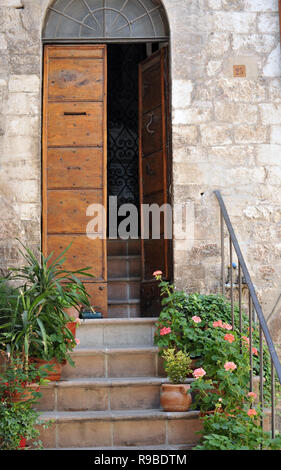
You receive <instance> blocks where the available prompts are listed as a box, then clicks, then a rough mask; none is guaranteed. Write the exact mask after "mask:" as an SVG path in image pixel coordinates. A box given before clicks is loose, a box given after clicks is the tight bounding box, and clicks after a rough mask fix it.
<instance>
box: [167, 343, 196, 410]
mask: <svg viewBox="0 0 281 470" xmlns="http://www.w3.org/2000/svg"><path fill="white" fill-rule="evenodd" d="M162 357H163V359H164V369H165V372H166V374H167V377H168V379H169V381H170V383H168V384H162V385H161V396H160V402H161V406H162V408H163V409H164V411H187V410H188V409H189V407H190V405H191V401H192V400H191V395H190V393H189V390H190V385H188V384H185V383H184V382H185V380H186V378H187V376H188V375H189V373H190V363H191V359H190V357H189V355H188V354H185V353H184V352H183V351H176V350H175V349H167V350H164V351H163V352H162Z"/></svg>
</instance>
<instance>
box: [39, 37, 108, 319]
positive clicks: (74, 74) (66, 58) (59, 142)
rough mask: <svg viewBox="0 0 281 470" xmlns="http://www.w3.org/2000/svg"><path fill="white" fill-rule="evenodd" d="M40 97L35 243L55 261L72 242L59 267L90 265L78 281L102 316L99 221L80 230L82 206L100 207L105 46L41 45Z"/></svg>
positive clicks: (103, 240) (103, 182)
mask: <svg viewBox="0 0 281 470" xmlns="http://www.w3.org/2000/svg"><path fill="white" fill-rule="evenodd" d="M43 97H44V103H43V217H42V230H43V233H42V239H43V247H42V249H43V252H44V254H45V255H47V254H50V253H51V252H52V251H54V255H53V258H52V259H55V255H57V254H59V253H60V252H61V251H62V250H64V249H65V248H66V247H67V246H68V245H69V244H70V243H71V242H72V245H71V247H70V249H69V250H68V251H67V253H66V263H65V268H66V269H81V268H84V267H87V266H91V271H89V272H91V274H93V275H94V276H95V278H94V279H93V280H91V281H89V278H88V279H87V278H85V282H84V280H83V279H82V280H83V282H84V285H85V287H86V289H87V291H88V293H89V294H90V296H91V303H92V305H93V306H94V307H95V308H96V310H97V311H101V312H102V313H103V315H104V316H106V315H107V266H106V227H103V233H101V234H100V235H101V237H100V238H96V239H91V238H90V237H89V236H88V235H87V233H86V228H87V224H88V223H89V222H90V220H91V219H89V216H86V210H87V208H88V207H89V206H90V205H91V204H103V206H104V208H105V210H106V207H107V203H106V198H107V192H106V181H107V178H106V147H107V146H106V46H104V45H81V46H76V45H75V46H63V45H58V46H45V49H44V90H43Z"/></svg>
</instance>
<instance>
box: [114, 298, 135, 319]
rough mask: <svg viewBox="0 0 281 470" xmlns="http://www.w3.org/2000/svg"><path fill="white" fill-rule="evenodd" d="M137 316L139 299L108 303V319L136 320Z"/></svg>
mask: <svg viewBox="0 0 281 470" xmlns="http://www.w3.org/2000/svg"><path fill="white" fill-rule="evenodd" d="M139 316H140V299H129V300H125V301H124V300H109V301H108V318H137V317H139Z"/></svg>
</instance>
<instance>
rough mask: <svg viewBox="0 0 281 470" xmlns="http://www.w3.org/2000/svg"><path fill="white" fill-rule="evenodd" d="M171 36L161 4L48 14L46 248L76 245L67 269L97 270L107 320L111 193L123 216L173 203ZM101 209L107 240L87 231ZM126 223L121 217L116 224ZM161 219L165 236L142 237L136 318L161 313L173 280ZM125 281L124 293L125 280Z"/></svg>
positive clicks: (95, 290) (123, 0)
mask: <svg viewBox="0 0 281 470" xmlns="http://www.w3.org/2000/svg"><path fill="white" fill-rule="evenodd" d="M168 39H169V32H168V23H167V19H166V16H165V11H164V9H163V6H162V4H161V2H160V1H159V0H55V1H54V2H53V3H52V5H51V6H50V7H49V9H48V13H47V16H46V21H45V26H44V30H43V43H44V106H43V109H44V111H43V224H42V226H43V233H42V239H43V250H44V252H45V253H46V254H49V253H50V252H52V251H54V252H55V254H56V253H58V252H60V251H62V250H63V249H64V248H66V246H68V245H69V244H70V243H72V245H71V248H70V249H69V251H68V254H67V263H66V266H67V267H68V268H71V269H75V268H81V267H84V266H92V271H91V273H92V274H93V275H94V276H95V277H94V278H93V279H91V280H89V279H84V282H85V284H86V285H87V290H88V292H89V293H90V295H91V297H92V299H93V305H94V306H95V307H96V309H97V310H100V311H101V312H102V313H103V315H104V316H107V314H108V308H107V307H108V285H109V282H108V269H109V268H108V265H109V264H108V260H109V258H108V256H107V245H108V243H109V242H108V239H109V238H115V237H116V236H118V235H119V232H118V227H117V232H116V231H115V233H113V232H112V230H111V228H110V223H111V221H112V217H111V218H109V217H108V214H109V209H108V200H109V196H115V197H116V200H117V204H116V206H117V207H116V210H117V212H118V211H119V209H120V207H121V205H122V204H129V203H130V204H134V206H136V207H137V208H138V210H139V208H140V205H142V204H147V205H151V204H158V206H159V207H161V206H162V205H163V204H167V203H168V202H169V195H170V192H171V181H170V171H169V169H170V159H169V156H170V139H169V130H170V126H169V119H170V104H169V100H170V94H169V65H168V62H169V61H168V57H169V53H168ZM93 204H101V205H103V207H104V208H105V212H106V215H107V216H106V217H105V218H106V220H107V224H105V225H106V226H105V225H104V226H103V228H102V233H100V238H96V236H94V234H93V233H89V230H86V227H89V225H88V224H89V220H90V219H89V216H94V215H95V214H94V213H93V212H91V211H89V207H92V206H93ZM118 214H119V212H118ZM113 217H114V216H113ZM126 217H127V214H123V216H122V215H121V216H120V215H119V216H118V217H117V223H119V222H121V221H122V220H123V221H124V219H126ZM142 220H143V219H142V217H140V218H139V219H138V220H137V223H138V229H137V231H136V230H135V229H134V230H132V227H130V226H129V228H130V231H131V232H133V233H134V235H133V237H134V238H135V237H140V235H141V232H142ZM159 220H160V222H159V223H160V235H159V238H158V239H157V238H156V239H154V238H153V237H152V236H151V234H149V235H148V238H146V239H144V238H142V237H140V238H141V239H140V245H141V250H140V253H141V272H140V278H141V279H140V283H139V289H140V295H139V297H140V310H138V311H136V312H137V313H135V314H137V315H139V314H140V315H148V316H156V315H158V313H159V308H160V301H159V292H158V288H157V284H156V283H155V281H154V279H153V272H154V271H155V270H159V269H160V270H161V271H163V273H164V276H165V278H166V279H169V280H170V279H171V277H172V268H171V266H172V263H171V256H172V250H171V240H170V239H167V237H166V234H165V224H164V223H163V214H161V217H159ZM127 254H128V253H127ZM109 275H110V272H109ZM114 276H115V277H116V278H118V273H116V272H115V274H114ZM128 276H129V277H130V273H129V274H128ZM129 277H128V279H126V282H127V281H128V282H130V279H129ZM120 279H121V280H122V282H123V284H122V287H124V273H123V274H122V273H121V274H120ZM120 288H121V285H120ZM117 289H118V287H117ZM115 311H116V310H115ZM128 312H129V311H128ZM113 315H114V314H112V316H113ZM119 315H120V314H119V313H117V314H116V316H119ZM128 315H130V313H128ZM114 316H115V315H114Z"/></svg>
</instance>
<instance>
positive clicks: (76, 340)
mask: <svg viewBox="0 0 281 470" xmlns="http://www.w3.org/2000/svg"><path fill="white" fill-rule="evenodd" d="M75 342H76V344H77V346H78V344H80V340H79V339H78V338H75Z"/></svg>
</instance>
